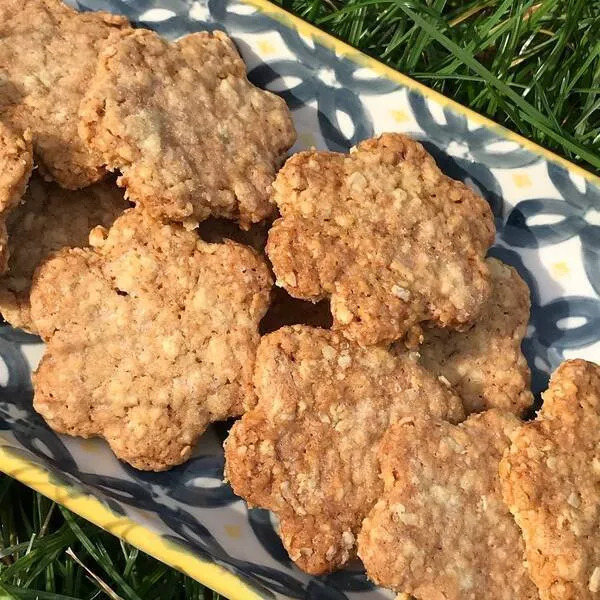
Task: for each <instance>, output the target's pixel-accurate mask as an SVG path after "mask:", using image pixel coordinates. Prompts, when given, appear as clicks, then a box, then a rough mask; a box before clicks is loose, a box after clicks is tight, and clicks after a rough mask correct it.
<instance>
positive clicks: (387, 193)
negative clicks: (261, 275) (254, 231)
mask: <svg viewBox="0 0 600 600" xmlns="http://www.w3.org/2000/svg"><path fill="white" fill-rule="evenodd" d="M273 189H274V194H273V199H274V201H275V202H276V204H277V206H278V207H279V210H280V212H281V218H280V219H278V220H277V221H275V224H274V226H273V228H272V229H271V231H270V232H269V241H268V243H267V254H268V256H269V258H270V259H271V262H272V263H273V269H274V271H275V275H276V277H277V283H278V285H280V286H282V287H284V288H285V289H286V290H287V291H288V292H289V293H290V294H291V295H292V296H295V297H296V298H303V299H305V300H312V301H316V300H320V299H322V298H324V297H330V298H331V310H332V313H333V318H334V328H335V329H339V330H341V331H343V333H344V335H346V336H347V337H349V338H350V339H352V340H354V341H358V342H359V343H360V344H363V345H370V344H375V343H378V342H391V341H393V340H396V339H400V338H404V337H405V336H407V335H408V336H409V342H410V343H411V344H412V343H414V342H418V341H419V338H420V331H421V330H420V324H421V323H423V322H433V323H435V324H437V325H439V326H441V327H450V328H455V329H456V328H459V329H460V328H464V327H465V326H466V325H468V324H469V323H471V322H473V321H474V320H475V319H476V318H477V317H478V316H479V314H480V313H481V311H482V309H483V306H484V304H485V302H486V301H487V299H488V296H489V294H490V282H489V274H488V268H487V266H486V264H485V261H484V255H485V252H486V250H487V248H488V247H489V246H490V244H491V243H492V241H493V239H494V222H493V218H492V213H491V210H490V208H489V206H488V204H487V203H486V202H485V200H483V198H480V197H479V196H477V195H476V194H475V193H473V192H472V191H471V190H470V189H469V188H467V187H466V186H465V185H464V184H463V183H461V182H459V181H454V180H452V179H450V178H448V177H446V176H445V175H444V174H443V173H442V172H441V171H440V170H439V169H438V168H437V166H436V164H435V162H434V160H433V158H432V157H431V156H430V155H429V154H428V153H427V152H426V151H425V150H424V149H423V146H421V144H419V143H417V142H415V141H413V140H411V139H410V138H407V137H405V136H403V135H400V134H393V133H388V134H384V135H382V136H380V137H378V138H374V139H370V140H366V141H364V142H361V143H360V144H359V145H358V146H357V147H356V148H355V149H354V150H353V151H351V152H350V154H349V155H344V154H337V153H334V152H317V151H314V150H313V151H308V152H301V153H299V154H296V155H294V156H292V158H290V159H289V160H288V161H287V162H286V164H285V165H284V167H283V168H282V169H281V171H279V173H278V175H277V179H276V180H275V183H274V185H273Z"/></svg>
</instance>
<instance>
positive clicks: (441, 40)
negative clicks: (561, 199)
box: [279, 0, 600, 173]
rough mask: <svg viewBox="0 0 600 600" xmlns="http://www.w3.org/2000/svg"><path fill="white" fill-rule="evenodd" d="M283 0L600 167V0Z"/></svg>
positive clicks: (596, 168) (352, 40) (486, 112)
mask: <svg viewBox="0 0 600 600" xmlns="http://www.w3.org/2000/svg"><path fill="white" fill-rule="evenodd" d="M279 3H280V4H281V5H282V6H283V7H284V8H286V9H288V10H290V11H292V12H294V13H296V14H297V15H298V16H300V17H302V18H304V19H306V20H308V21H311V22H312V23H314V24H315V25H317V26H318V27H321V28H323V29H325V30H326V31H328V32H330V33H332V34H334V35H335V36H337V37H339V38H341V39H344V40H346V41H348V42H349V43H350V44H352V45H353V46H355V47H357V48H360V49H361V50H363V51H364V52H366V53H367V54H370V55H371V56H374V57H376V58H379V59H381V60H383V61H384V62H385V63H386V64H388V65H389V66H391V67H394V68H395V69H398V70H399V71H401V72H403V73H405V74H407V75H410V76H411V77H413V78H414V79H417V80H418V81H421V82H422V83H424V84H426V85H428V86H429V87H432V88H434V89H436V90H438V91H440V92H442V93H443V94H446V95H447V96H449V97H450V98H453V99H454V100H457V101H458V102H460V103H462V104H464V105H466V106H469V107H470V108H472V109H474V110H476V111H478V112H480V113H482V114H484V115H487V116H488V117H490V118H491V119H493V120H494V121H496V122H498V123H501V124H502V125H505V126H506V127H508V128H509V129H512V130H513V131H516V132H517V133H520V134H522V135H524V136H526V137H528V138H530V139H532V140H534V141H536V142H538V143H539V144H541V145H542V146H545V147H546V148H549V149H551V150H554V151H555V152H557V153H558V154H561V155H563V156H565V157H567V158H569V159H570V160H573V161H574V162H577V163H579V164H581V165H582V166H584V167H586V168H588V169H590V170H592V171H595V172H597V173H599V172H600V1H598V0H472V1H471V2H468V1H464V0H463V1H461V0H279Z"/></svg>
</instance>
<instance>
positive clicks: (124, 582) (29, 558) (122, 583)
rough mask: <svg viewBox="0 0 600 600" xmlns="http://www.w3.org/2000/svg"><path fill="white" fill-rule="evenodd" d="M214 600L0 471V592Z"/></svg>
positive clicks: (35, 596)
mask: <svg viewBox="0 0 600 600" xmlns="http://www.w3.org/2000/svg"><path fill="white" fill-rule="evenodd" d="M94 598H98V599H101V598H102V599H106V598H109V599H110V600H184V599H185V600H217V599H218V598H219V595H218V594H215V593H213V592H211V591H210V590H207V589H206V588H204V586H202V585H200V584H199V583H197V582H196V581H194V580H193V579H190V578H189V577H186V576H184V575H182V574H181V573H179V572H177V571H175V570H173V569H170V568H168V567H166V566H165V565H163V564H162V563H160V562H158V561H156V560H154V559H153V558H151V557H149V556H148V555H146V554H144V553H143V552H140V551H138V550H137V549H136V548H133V547H132V546H129V545H127V544H125V543H123V542H121V541H119V540H118V539H117V538H115V537H113V536H111V535H110V534H108V533H106V532H104V531H102V530H101V529H98V528H97V527H94V526H93V525H91V524H89V523H87V522H86V521H84V520H83V519H81V518H79V517H77V516H75V515H73V514H72V513H70V512H69V511H67V510H65V509H63V508H62V507H60V506H58V505H56V504H54V503H53V502H51V501H50V500H48V499H47V498H44V497H43V496H40V495H39V494H36V493H34V492H33V491H32V490H30V489H29V488H27V487H25V486H23V485H21V484H20V483H18V482H16V481H14V480H12V479H10V478H9V477H6V476H0V600H13V599H23V600H73V599H86V600H92V599H94Z"/></svg>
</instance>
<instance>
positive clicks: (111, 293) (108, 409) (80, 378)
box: [31, 209, 271, 471]
mask: <svg viewBox="0 0 600 600" xmlns="http://www.w3.org/2000/svg"><path fill="white" fill-rule="evenodd" d="M90 243H91V244H92V245H93V248H87V249H64V250H61V251H60V252H58V253H57V254H56V255H55V256H54V257H53V258H51V259H49V260H48V261H47V262H45V263H44V264H43V265H42V266H41V267H40V268H39V269H38V271H37V274H36V277H35V279H34V283H33V287H32V290H31V315H32V317H33V320H34V322H35V324H36V326H37V329H38V331H39V332H40V335H41V336H42V338H43V339H44V340H45V341H46V342H47V344H48V346H47V350H46V353H45V355H44V357H43V358H42V362H41V363H40V366H39V367H38V370H37V372H36V373H35V375H34V390H35V396H34V407H35V409H36V410H37V411H38V412H39V413H40V414H41V415H42V416H43V417H44V418H45V419H46V421H47V422H48V424H49V425H50V426H51V427H52V428H53V429H54V430H55V431H58V432H61V433H68V434H70V435H78V436H82V437H90V436H101V437H104V438H105V439H106V440H107V441H108V443H109V444H110V446H111V448H112V449H113V451H114V452H115V454H116V455H117V456H118V457H119V458H120V459H122V460H125V461H127V462H129V463H130V464H132V465H133V466H134V467H137V468H139V469H147V470H156V471H158V470H163V469H168V468H170V467H172V466H174V465H177V464H179V463H182V462H184V461H185V460H187V459H188V458H189V456H190V454H191V452H192V448H193V446H194V443H195V442H196V440H197V439H198V437H199V436H200V435H201V434H202V433H203V431H204V430H205V429H206V427H207V426H208V425H209V424H210V423H211V422H213V421H218V420H222V419H226V418H228V417H231V416H235V415H239V414H241V413H242V411H243V405H244V404H250V403H252V402H253V390H252V369H253V366H254V358H255V353H256V347H257V345H258V341H259V335H258V323H259V321H260V319H261V318H262V316H263V314H264V313H265V311H266V309H267V305H268V300H269V291H270V288H271V277H270V273H269V270H268V268H267V266H266V264H265V263H264V261H263V260H262V259H261V258H260V257H259V256H258V255H257V254H256V253H255V252H254V251H253V250H251V249H250V248H247V247H245V246H240V245H238V244H234V243H231V242H229V243H225V244H207V243H206V242H203V241H202V240H200V239H199V238H198V236H197V234H196V233H195V232H193V231H186V230H185V229H184V228H183V227H181V226H179V225H166V224H160V223H159V222H157V221H154V220H153V219H152V218H151V217H149V216H147V215H145V214H144V213H142V212H141V211H139V209H132V210H131V209H130V210H128V211H126V212H125V213H124V214H123V215H122V216H121V217H119V218H118V219H117V220H116V221H115V222H114V224H113V226H112V227H111V229H110V230H109V231H108V232H106V230H104V229H102V228H96V229H94V230H93V231H92V233H91V234H90Z"/></svg>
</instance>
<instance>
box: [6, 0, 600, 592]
mask: <svg viewBox="0 0 600 600" xmlns="http://www.w3.org/2000/svg"><path fill="white" fill-rule="evenodd" d="M74 4H75V5H76V6H78V8H80V9H81V10H109V11H112V12H115V13H122V14H125V15H126V16H127V17H129V18H130V19H131V20H132V21H134V22H136V23H138V24H140V25H142V26H144V27H149V28H152V29H155V30H156V31H158V32H160V33H161V34H162V35H164V36H166V37H169V38H177V37H179V36H181V35H184V34H186V33H188V32H192V31H202V30H206V29H211V30H212V29H222V30H224V31H227V32H228V33H229V34H230V35H232V36H233V38H234V39H235V41H236V43H237V44H238V47H239V49H240V51H241V52H242V54H243V55H244V58H245V60H246V62H247V64H248V69H249V77H250V79H251V80H252V81H253V82H254V83H255V84H257V85H259V86H262V87H265V88H267V89H269V90H272V91H274V92H277V93H278V94H280V95H281V96H283V98H285V100H286V101H287V102H288V104H289V106H290V108H291V109H292V111H293V115H294V119H295V122H296V127H297V129H298V134H299V135H298V143H297V145H296V147H295V148H294V150H299V149H301V148H305V147H309V146H316V147H318V148H328V149H330V150H339V151H347V150H348V149H349V148H350V147H351V146H353V145H354V144H356V143H357V142H358V141H360V140H362V139H364V138H367V137H370V136H372V135H374V134H377V133H380V132H383V131H402V132H406V133H408V134H409V135H411V136H414V137H415V138H417V139H419V140H421V141H422V142H423V143H424V144H425V145H426V147H427V149H428V150H429V151H430V152H431V153H432V154H433V155H434V157H435V158H436V160H437V161H438V164H439V165H440V167H441V168H442V169H443V170H444V171H445V172H446V173H447V174H448V175H450V176H451V177H454V178H456V179H461V180H463V181H465V182H466V183H467V184H468V185H470V186H472V187H473V188H475V189H476V190H478V191H479V192H480V193H481V194H482V195H483V196H484V197H485V198H486V199H487V200H488V201H489V203H490V205H491V206H492V209H493V212H494V215H495V218H496V226H497V228H498V235H497V239H496V244H495V246H494V247H493V249H492V250H491V251H490V254H492V255H494V256H497V257H499V258H501V259H502V260H503V261H505V262H507V263H509V264H511V265H513V266H515V267H516V268H517V269H518V271H519V272H520V274H521V276H522V277H523V278H524V279H525V280H526V281H527V283H528V284H529V286H530V288H531V296H532V314H531V322H530V326H529V329H528V332H527V338H526V340H525V341H524V344H523V347H524V351H525V354H526V355H527V359H528V361H529V365H530V367H531V369H532V374H533V388H534V392H536V394H537V395H538V396H539V392H540V390H543V389H544V388H545V386H546V383H547V380H548V373H549V372H550V371H552V370H553V369H554V368H555V367H556V366H557V365H558V364H559V363H560V362H561V361H562V360H563V359H564V358H570V357H575V356H577V357H583V358H587V359H590V360H596V361H599V362H600V299H599V296H600V183H599V180H598V178H594V177H593V176H592V175H590V174H589V173H586V172H584V171H582V170H581V169H579V168H577V167H575V166H573V165H571V164H569V163H567V162H565V161H563V160H561V159H559V158H557V157H556V156H554V155H552V154H550V153H548V152H545V151H543V150H542V149H540V148H539V147H537V146H535V145H533V144H531V143H530V142H527V141H526V140H524V139H522V138H520V137H518V136H516V135H513V134H511V133H509V132H508V131H506V130H504V129H502V128H500V127H498V126H497V125H495V124H493V123H492V122H490V121H487V120H485V119H483V118H482V117H480V116H478V115H476V114H475V113H473V112H471V111H468V110H467V109H465V108H463V107H461V106H459V105H458V104H455V103H453V102H452V101H451V100H448V99H447V98H445V97H443V96H440V95H439V94H437V93H434V92H432V91H430V90H428V89H427V88H425V87H423V86H421V85H419V84H416V83H415V82H413V81H411V80H410V79H408V78H406V77H403V76H402V75H399V74H398V73H396V72H395V71H393V70H391V69H388V68H386V67H384V66H383V65H381V64H379V63H378V62H376V61H374V60H372V59H369V58H367V57H366V56H364V55H361V54H360V53H357V52H356V51H354V50H352V49H351V48H350V47H348V46H345V45H344V44H342V43H340V42H338V41H336V40H334V39H333V38H331V37H328V36H326V35H325V34H323V33H321V32H319V31H318V30H316V29H314V28H312V27H310V26H308V25H306V24H304V23H302V22H301V21H300V20H298V19H295V18H293V17H291V16H290V15H288V14H287V13H285V12H283V11H281V10H280V9H278V8H276V7H274V6H273V5H271V4H268V3H267V2H263V1H262V0H249V1H248V2H247V3H246V2H238V1H229V2H227V1H223V0H208V2H206V1H203V0H200V1H192V0H82V1H80V2H79V3H77V2H74ZM42 352H43V346H42V344H41V343H40V341H39V339H38V338H36V337H34V336H31V335H28V334H25V333H22V332H20V331H16V330H13V329H11V328H10V327H8V326H6V325H4V326H2V327H0V357H1V359H2V360H1V362H0V384H1V388H0V468H1V469H2V470H3V471H5V472H7V473H9V474H10V475H12V476H13V477H16V478H17V479H19V480H21V481H23V482H24V483H26V484H27V485H29V486H31V487H33V488H35V489H37V490H39V491H40V492H42V493H43V494H45V495H47V496H49V497H51V498H53V499H54V500H56V501H58V502H60V503H61V504H64V505H65V506H67V507H68V508H70V509H72V510H73V511H75V512H77V513H79V514H81V515H82V516H84V517H85V518H87V519H89V520H90V521H93V522H95V523H97V524H98V525H100V526H102V527H104V528H106V529H108V530H109V531H111V532H112V533H114V534H115V535H118V536H121V537H122V538H124V539H126V540H127V541H128V542H130V543H131V544H134V545H136V546H139V547H140V548H142V549H143V550H145V551H147V552H149V553H150V554H153V555H154V556H156V557H157V558H159V559H160V560H162V561H164V562H165V563H168V564H170V565H173V566H175V567H177V568H178V569H181V570H183V571H185V572H186V573H188V574H189V575H191V576H192V577H195V578H196V579H198V580H200V581H202V582H204V583H205V584H207V585H209V586H210V587H212V588H214V589H216V590H217V591H219V592H221V593H223V594H224V595H225V596H227V597H229V598H230V599H231V600H248V599H253V598H269V599H271V598H303V599H315V600H316V599H318V600H344V599H346V600H349V599H356V600H376V599H383V598H388V597H391V595H389V594H388V593H387V592H384V591H383V590H379V589H377V588H375V587H374V586H372V585H371V584H369V582H368V581H367V580H366V578H365V576H364V573H363V572H362V571H361V570H360V568H359V567H356V568H355V569H349V570H345V571H342V572H339V573H335V574H332V575H328V576H325V577H309V576H307V575H304V574H303V573H301V572H300V571H298V570H297V569H295V568H294V567H293V566H292V564H291V562H290V561H289V559H288V558H287V555H286V553H285V551H284V550H283V548H282V546H281V543H280V542H279V539H278V537H277V535H276V533H275V529H274V522H273V520H272V518H271V515H270V514H269V513H268V512H266V511H263V510H251V511H248V510H247V509H246V507H245V505H244V503H243V502H242V501H240V500H239V499H238V498H236V497H235V496H234V494H233V493H232V491H231V489H230V488H229V486H227V485H226V484H224V483H223V482H222V469H223V453H222V450H221V442H222V440H223V438H224V436H225V435H226V427H225V426H221V427H219V426H215V427H213V428H212V429H211V430H209V431H208V432H207V433H206V435H205V436H204V437H203V438H202V440H201V442H200V443H199V445H198V447H197V449H196V451H195V454H194V456H193V458H192V459H191V460H190V461H189V462H188V463H186V464H185V465H182V466H180V467H178V468H175V469H173V470H172V471H169V472H167V473H159V474H150V473H141V472H137V471H135V470H133V469H131V468H129V467H127V466H126V465H124V464H122V463H119V462H118V461H117V460H116V459H115V458H114V457H113V455H112V454H111V453H110V452H109V450H108V448H107V446H106V445H105V444H104V443H103V442H101V441H96V440H94V441H90V440H87V441H86V440H81V439H73V438H68V437H62V436H58V435H56V434H54V433H53V432H52V431H50V430H49V429H48V427H46V426H45V424H44V422H43V421H42V420H41V418H40V417H38V416H37V415H36V413H35V412H34V411H33V409H32V405H31V399H32V391H31V379H30V372H31V370H32V369H33V368H35V366H36V364H37V361H38V360H39V357H40V356H41V353H42Z"/></svg>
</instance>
